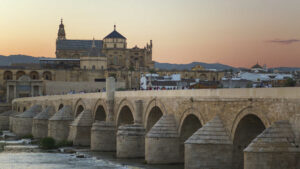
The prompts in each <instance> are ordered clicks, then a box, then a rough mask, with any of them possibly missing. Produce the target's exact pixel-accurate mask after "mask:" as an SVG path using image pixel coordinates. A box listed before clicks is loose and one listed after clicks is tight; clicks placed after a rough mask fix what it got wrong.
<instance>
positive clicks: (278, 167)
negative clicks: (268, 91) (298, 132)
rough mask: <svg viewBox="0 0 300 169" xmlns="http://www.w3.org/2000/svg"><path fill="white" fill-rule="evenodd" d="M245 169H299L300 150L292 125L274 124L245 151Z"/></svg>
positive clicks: (284, 122)
mask: <svg viewBox="0 0 300 169" xmlns="http://www.w3.org/2000/svg"><path fill="white" fill-rule="evenodd" d="M244 159H245V160H244V169H282V168H289V169H299V168H300V161H299V159H300V148H299V146H298V145H296V144H295V135H294V133H293V130H292V128H291V125H290V123H289V122H288V121H287V120H285V121H277V122H274V123H273V124H272V125H271V126H270V127H269V128H267V129H266V130H265V131H263V133H261V134H260V135H258V136H257V137H256V138H255V139H254V140H253V141H252V142H251V144H250V145H249V146H248V147H247V148H246V149H245V150H244Z"/></svg>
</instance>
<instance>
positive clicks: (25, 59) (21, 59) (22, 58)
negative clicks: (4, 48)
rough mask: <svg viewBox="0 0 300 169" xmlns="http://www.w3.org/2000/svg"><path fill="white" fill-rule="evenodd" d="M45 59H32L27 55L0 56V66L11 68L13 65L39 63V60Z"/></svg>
mask: <svg viewBox="0 0 300 169" xmlns="http://www.w3.org/2000/svg"><path fill="white" fill-rule="evenodd" d="M40 58H44V57H32V56H27V55H10V56H3V55H0V66H10V65H11V64H12V63H39V59H40Z"/></svg>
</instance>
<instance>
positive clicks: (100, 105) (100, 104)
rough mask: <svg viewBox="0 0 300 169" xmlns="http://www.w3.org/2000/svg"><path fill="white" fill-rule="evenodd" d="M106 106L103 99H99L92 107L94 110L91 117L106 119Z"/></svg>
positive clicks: (100, 119)
mask: <svg viewBox="0 0 300 169" xmlns="http://www.w3.org/2000/svg"><path fill="white" fill-rule="evenodd" d="M107 113H108V111H107V106H106V103H105V101H104V100H102V99H99V100H98V101H97V102H96V104H95V107H94V111H93V119H94V121H96V120H98V121H106V119H107V116H108V115H107Z"/></svg>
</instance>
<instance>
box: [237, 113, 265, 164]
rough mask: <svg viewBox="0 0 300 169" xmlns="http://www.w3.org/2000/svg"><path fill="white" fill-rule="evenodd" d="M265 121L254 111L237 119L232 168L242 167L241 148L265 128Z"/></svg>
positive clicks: (242, 156)
mask: <svg viewBox="0 0 300 169" xmlns="http://www.w3.org/2000/svg"><path fill="white" fill-rule="evenodd" d="M266 127H267V126H266V122H265V123H264V122H263V120H262V118H261V117H259V116H258V115H257V114H255V113H246V114H244V116H242V117H241V118H240V119H239V121H237V124H236V128H235V130H234V134H233V139H232V140H233V159H234V160H233V161H232V168H233V169H240V168H243V167H244V154H243V150H244V149H245V148H246V147H247V146H248V145H249V144H250V143H251V141H252V140H253V139H255V138H256V137H257V136H258V135H259V134H260V133H262V132H263V131H264V130H265V129H266Z"/></svg>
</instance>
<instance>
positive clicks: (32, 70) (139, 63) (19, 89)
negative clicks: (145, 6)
mask: <svg viewBox="0 0 300 169" xmlns="http://www.w3.org/2000/svg"><path fill="white" fill-rule="evenodd" d="M126 40H127V39H126V37H124V36H123V35H122V34H121V33H119V32H118V31H117V29H116V26H114V30H113V31H112V32H111V33H110V34H108V35H107V36H106V37H104V39H103V40H94V39H93V40H72V39H68V38H67V37H66V31H65V28H64V24H63V21H62V20H61V23H60V25H59V29H58V36H57V40H56V51H55V53H56V58H46V59H40V63H39V64H30V65H26V64H19V65H17V66H16V65H12V66H5V67H0V96H1V97H0V102H10V101H12V99H14V98H19V97H30V96H40V95H53V94H66V93H68V92H69V91H75V92H81V91H83V92H96V91H100V90H103V89H104V88H105V79H106V78H107V77H109V76H113V77H115V79H116V82H117V88H119V89H122V90H132V89H139V88H140V79H141V76H142V75H145V74H147V73H150V72H151V73H153V72H155V73H157V74H159V75H160V76H165V75H171V74H180V75H181V77H182V78H184V79H196V78H198V79H200V80H203V81H219V80H221V78H222V77H223V76H224V72H222V71H210V70H204V69H203V68H202V67H201V66H200V68H199V67H195V68H194V69H192V70H172V71H170V70H159V69H155V68H154V61H153V60H152V50H153V43H152V40H150V43H149V44H147V45H146V46H145V47H144V48H139V47H137V46H134V47H133V48H128V47H127V41H126Z"/></svg>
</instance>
